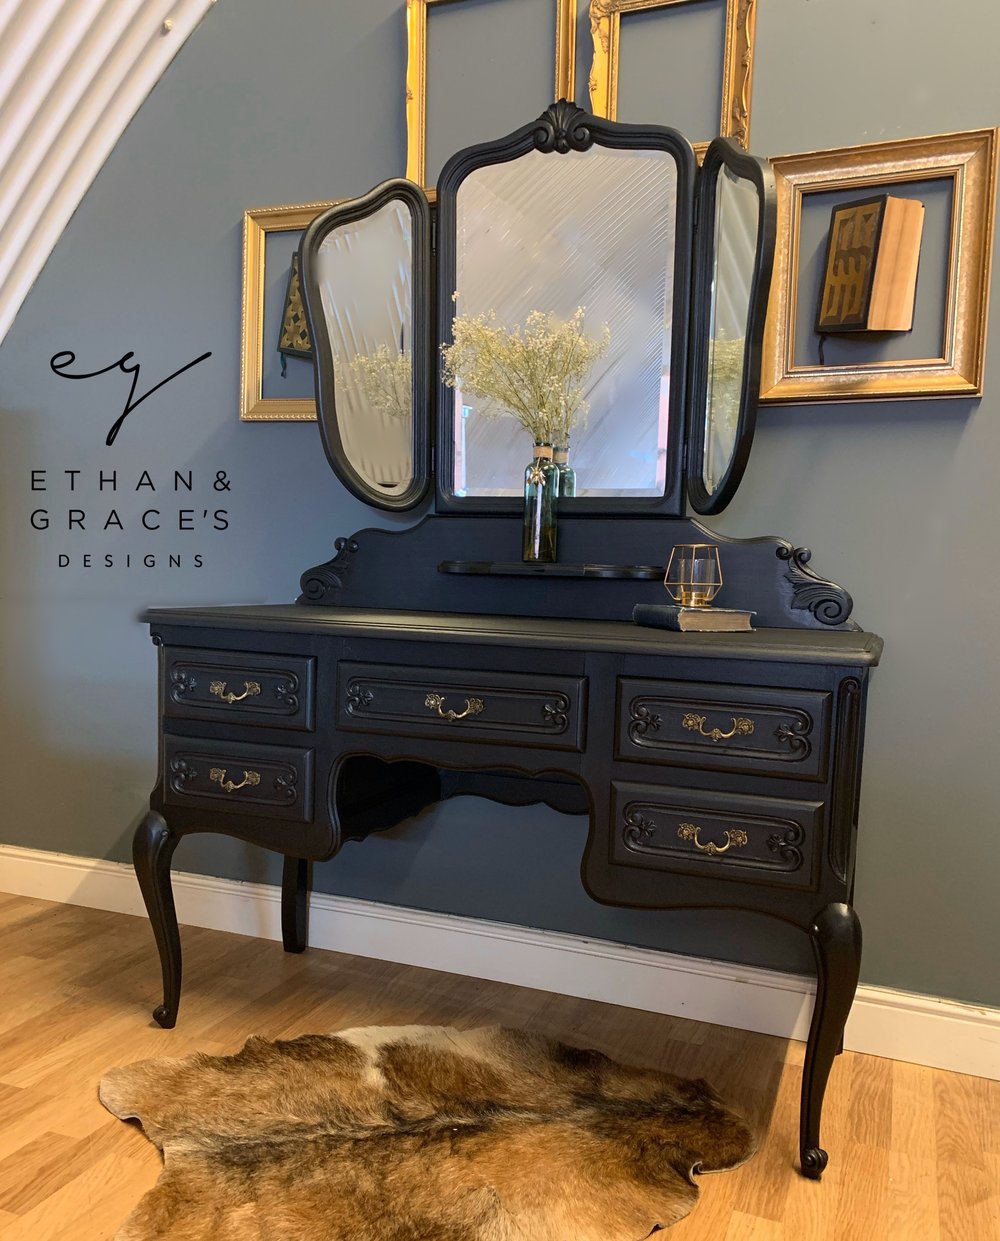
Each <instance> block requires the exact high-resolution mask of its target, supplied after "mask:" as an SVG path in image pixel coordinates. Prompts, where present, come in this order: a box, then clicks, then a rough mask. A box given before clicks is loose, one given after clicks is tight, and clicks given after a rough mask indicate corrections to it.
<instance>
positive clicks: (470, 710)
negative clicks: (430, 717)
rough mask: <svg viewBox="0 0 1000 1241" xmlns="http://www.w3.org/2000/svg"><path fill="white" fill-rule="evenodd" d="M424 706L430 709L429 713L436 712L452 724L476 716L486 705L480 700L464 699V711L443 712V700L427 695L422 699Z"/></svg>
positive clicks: (434, 695)
mask: <svg viewBox="0 0 1000 1241" xmlns="http://www.w3.org/2000/svg"><path fill="white" fill-rule="evenodd" d="M424 706H425V707H428V708H430V710H431V711H437V713H438V715H440V717H441V718H442V719H443V720H448V721H449V722H454V721H455V720H464V719H465V717H466V716H467V715H478V714H479V713H480V711H485V710H486V703H485V702H483V700H482V699H481V698H466V700H465V710H464V711H454V710H448V711H445V710H443V709H442V708H443V707H444V698H443V696H442V695H441V694H428V695H427V697H426V698H425V699H424Z"/></svg>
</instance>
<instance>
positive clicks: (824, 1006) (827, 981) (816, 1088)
mask: <svg viewBox="0 0 1000 1241" xmlns="http://www.w3.org/2000/svg"><path fill="white" fill-rule="evenodd" d="M810 936H811V939H812V946H813V952H814V954H815V956H816V974H817V984H816V1007H815V1008H814V1009H813V1016H812V1025H811V1026H810V1028H809V1042H808V1044H807V1046H806V1062H805V1069H804V1071H803V1075H802V1111H801V1125H800V1130H799V1153H800V1156H801V1160H802V1175H803V1176H808V1177H810V1178H812V1179H813V1180H818V1179H819V1177H820V1176H821V1175H822V1174H823V1169H824V1168H825V1167H826V1163H827V1158H828V1157H827V1153H826V1151H825V1150H823V1148H822V1147H821V1146H820V1144H819V1124H820V1116H821V1114H822V1111H823V1096H824V1094H825V1093H826V1083H827V1079H828V1078H829V1076H830V1068H831V1066H832V1065H833V1058H834V1056H835V1055H836V1054H837V1051H838V1050H839V1048H840V1046H841V1040H842V1038H843V1034H844V1026H845V1024H846V1023H847V1015H848V1013H849V1012H850V1011H851V1005H852V1004H853V1003H854V993H855V991H856V990H857V987H858V974H859V972H860V969H861V923H860V922H859V921H858V915H857V914H856V913H855V912H854V910H853V909H852V908H851V906H850V905H844V904H839V903H838V904H833V905H827V906H826V908H825V909H823V910H821V911H820V913H819V916H818V917H817V918H816V921H815V922H814V923H813V925H812V927H811V928H810Z"/></svg>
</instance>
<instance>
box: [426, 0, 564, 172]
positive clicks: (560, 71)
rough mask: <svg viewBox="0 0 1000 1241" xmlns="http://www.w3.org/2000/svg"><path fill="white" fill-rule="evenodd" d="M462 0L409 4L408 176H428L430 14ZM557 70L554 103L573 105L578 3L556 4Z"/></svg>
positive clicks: (434, 0) (439, 0)
mask: <svg viewBox="0 0 1000 1241" xmlns="http://www.w3.org/2000/svg"><path fill="white" fill-rule="evenodd" d="M460 3H461V0H406V36H407V38H406V42H407V58H406V176H407V178H408V179H409V180H410V181H415V182H416V183H417V185H421V186H422V185H424V182H425V180H426V176H427V10H428V9H429V8H430V7H431V6H432V5H436V4H460ZM555 8H556V66H555V93H554V95H553V99H569V100H570V101H572V99H573V96H574V94H575V91H576V0H555Z"/></svg>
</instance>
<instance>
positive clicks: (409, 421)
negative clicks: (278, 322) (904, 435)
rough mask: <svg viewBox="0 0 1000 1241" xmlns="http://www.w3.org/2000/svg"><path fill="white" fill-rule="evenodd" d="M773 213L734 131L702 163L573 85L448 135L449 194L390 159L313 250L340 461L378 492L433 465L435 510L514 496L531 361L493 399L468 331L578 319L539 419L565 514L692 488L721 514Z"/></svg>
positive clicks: (693, 496) (730, 484)
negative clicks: (499, 130)
mask: <svg viewBox="0 0 1000 1241" xmlns="http://www.w3.org/2000/svg"><path fill="white" fill-rule="evenodd" d="M435 212H436V220H435V218H434V216H435ZM775 212H776V208H775V194H774V184H773V176H772V174H771V171H770V168H769V166H768V165H767V164H766V162H764V161H762V160H759V159H756V158H755V157H753V156H750V155H748V154H747V153H746V152H744V151H743V150H742V148H740V147H738V146H737V145H736V144H735V143H733V142H732V141H730V140H729V139H722V138H720V139H716V140H715V141H714V142H713V143H711V145H710V146H709V148H708V152H707V154H706V156H705V160H704V163H703V165H702V166H701V168H698V166H697V164H696V161H695V157H694V152H693V150H692V148H691V146H690V144H689V143H688V142H687V141H686V140H685V139H684V138H683V137H682V136H681V135H680V134H679V133H678V132H677V131H676V130H673V129H669V128H666V127H663V126H640V125H626V124H620V123H617V122H614V121H608V120H604V119H601V118H598V117H594V116H591V115H589V114H588V113H586V112H584V111H582V110H581V109H580V108H577V107H576V106H575V105H573V104H568V103H566V102H565V101H560V102H559V103H557V104H553V105H552V107H551V108H549V109H548V110H547V111H546V112H545V113H543V115H542V116H541V117H539V118H538V119H537V120H535V121H533V122H531V123H530V124H529V125H525V126H524V127H522V128H521V129H518V130H516V131H515V132H514V133H512V134H509V135H508V136H506V137H505V138H501V139H499V140H498V141H496V142H488V143H483V144H481V145H479V146H475V147H469V148H467V149H466V150H463V151H459V152H458V153H457V154H455V155H454V156H452V158H451V159H450V160H449V161H448V162H447V163H446V165H445V167H444V169H443V170H442V173H441V177H440V180H439V182H438V187H437V196H436V206H433V207H432V206H431V205H430V204H429V202H428V199H427V196H426V195H425V194H424V192H423V190H421V189H420V187H418V186H417V185H415V184H414V183H412V182H410V181H404V180H394V181H388V182H385V183H384V184H382V185H380V186H378V187H377V188H376V189H374V190H372V191H371V193H369V194H367V195H366V196H365V197H363V198H359V199H354V200H352V201H350V202H347V203H341V204H340V205H338V206H336V207H333V208H331V209H330V210H328V211H325V212H324V213H322V214H321V215H320V216H318V217H317V218H316V219H315V220H314V221H313V223H312V224H311V225H310V227H309V229H308V230H307V231H306V233H305V235H304V237H303V240H302V247H301V268H302V284H303V293H304V301H305V306H306V313H307V316H308V320H309V327H310V332H311V335H312V340H313V347H314V359H315V371H316V380H317V410H318V418H319V424H320V430H321V433H322V438H323V444H324V447H325V449H326V453H327V456H328V458H329V460H330V464H331V465H332V467H333V469H334V470H335V472H336V473H337V475H338V477H339V478H340V479H341V481H342V482H344V484H345V485H346V486H347V487H348V488H349V489H350V490H351V491H352V492H353V493H354V494H355V495H357V496H359V497H360V498H361V499H363V500H365V501H367V502H368V503H370V504H373V505H375V506H377V507H380V508H385V509H409V508H413V507H414V506H415V505H417V504H419V503H420V502H421V500H422V499H423V498H424V497H425V495H426V493H427V491H428V489H429V488H430V486H431V484H432V481H433V483H434V485H435V491H436V494H435V507H436V509H437V511H438V512H465V513H489V512H513V511H515V510H517V509H518V508H520V507H521V505H522V504H523V477H524V470H525V465H526V463H527V462H529V461H530V460H531V456H532V451H533V447H532V446H533V440H537V438H538V435H537V434H535V435H533V434H532V432H531V430H529V429H527V427H526V426H525V425H523V421H524V420H519V419H518V417H517V416H516V415H517V412H518V411H517V409H516V405H517V403H518V401H519V399H520V396H519V394H523V391H524V385H525V382H526V381H525V377H524V375H523V374H519V378H518V382H517V383H516V384H515V385H514V386H513V389H512V391H511V393H510V394H509V396H507V398H506V399H497V397H496V395H495V393H494V394H493V396H492V397H489V396H484V395H483V393H482V391H481V389H480V388H478V387H477V383H476V378H477V377H476V375H475V373H473V368H472V365H471V364H468V362H467V359H468V357H469V352H468V350H467V349H466V350H463V351H462V353H461V355H460V356H461V359H462V360H463V364H466V365H468V366H469V371H468V373H464V372H463V371H462V369H461V367H460V368H459V370H458V372H457V373H455V371H454V368H453V367H449V366H446V365H445V362H446V361H448V360H451V355H450V353H449V350H450V346H452V344H453V343H454V342H455V341H456V340H459V341H460V342H464V341H466V340H468V339H473V340H479V341H480V342H481V348H482V349H483V350H484V351H485V352H486V354H488V353H489V351H490V350H491V349H493V348H494V343H495V342H496V341H497V340H500V339H503V340H505V341H506V342H507V344H508V345H509V344H510V341H511V340H514V341H515V342H522V341H526V340H527V339H528V338H529V337H531V336H532V334H533V333H535V334H539V333H540V334H541V335H542V336H544V335H545V334H546V333H549V334H550V335H551V334H561V336H560V341H561V347H562V348H563V350H564V352H563V353H562V354H560V355H559V356H560V357H564V358H565V359H566V361H565V365H566V367H567V368H568V369H569V370H570V371H572V373H574V374H577V373H580V368H579V366H578V365H577V364H578V363H579V361H580V356H579V355H580V354H582V355H584V356H585V357H586V359H587V360H588V365H587V367H586V373H585V375H583V374H582V373H581V377H580V379H579V382H578V385H577V389H576V390H575V395H576V398H577V399H576V400H575V401H574V402H573V403H572V405H573V407H572V409H570V408H563V411H562V414H561V415H560V417H559V418H557V419H556V423H554V424H552V429H551V432H547V433H546V434H547V437H548V438H550V439H552V438H554V439H558V440H561V441H564V442H561V443H556V444H554V445H553V447H554V448H555V449H556V450H561V451H562V453H564V454H568V455H569V460H570V464H571V466H572V470H573V474H574V476H575V495H573V496H570V497H567V496H563V497H561V498H560V502H559V504H560V511H563V510H564V508H565V510H566V511H570V512H575V513H580V514H601V513H614V512H620V513H625V512H656V513H662V514H664V515H666V516H679V515H680V514H681V513H682V512H683V510H684V493H685V490H686V492H687V496H688V499H689V501H690V503H691V506H692V507H693V508H694V509H695V510H696V511H697V512H699V513H714V512H718V511H720V510H721V509H722V508H723V507H724V506H725V505H726V504H727V503H728V501H729V499H730V498H731V497H732V495H733V493H734V492H735V490H736V487H737V486H738V485H739V482H740V479H741V478H742V475H743V471H744V468H745V466H746V461H747V457H748V455H749V451H750V443H751V440H752V437H753V427H754V420H755V414H756V405H757V389H758V383H759V363H760V348H761V340H762V336H763V325H764V312H765V308H766V303H767V292H768V286H769V282H770V272H771V264H772V259H773V252H774V236H775ZM433 239H436V244H435V241H434V240H433ZM435 300H436V308H437V313H436V321H435V316H434V313H433V309H432V308H433V307H434V305H435ZM567 341H568V342H569V348H568V352H567V351H566V348H567V346H566V342H567ZM491 342H494V343H491ZM574 350H576V351H577V354H578V356H577V357H576V358H575V359H574V357H573V352H574ZM505 356H506V355H504V354H503V353H502V351H501V352H500V354H499V355H498V356H497V357H494V358H492V359H491V360H492V362H493V363H494V364H496V365H498V366H500V367H501V369H502V367H503V365H504V364H505V361H504V358H505ZM574 368H576V369H574ZM539 382H540V383H549V384H551V383H552V382H553V377H552V376H551V375H545V376H542V377H541V379H540V380H539ZM564 406H565V402H564ZM512 415H513V416H512ZM556 424H558V425H556ZM434 443H436V450H435V451H434V453H433V454H432V452H431V447H432V444H434ZM432 462H435V463H436V464H435V465H434V466H433V468H432Z"/></svg>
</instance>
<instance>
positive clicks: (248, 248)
mask: <svg viewBox="0 0 1000 1241" xmlns="http://www.w3.org/2000/svg"><path fill="white" fill-rule="evenodd" d="M336 201H339V200H335V201H334V202H322V203H301V204H299V205H297V206H293V207H254V208H252V209H251V210H249V211H244V213H243V331H242V335H241V341H240V418H242V419H243V420H244V421H246V422H265V421H268V422H306V421H308V420H310V419H315V417H316V402H315V401H314V400H312V399H310V398H307V397H298V398H295V399H285V398H275V397H268V398H265V397H264V396H263V394H262V388H261V384H262V378H263V359H264V354H263V349H264V247H265V243H266V240H267V234H268V233H284V232H294V231H297V230H300V229H304V228H306V227H307V226H308V225H309V224H310V223H311V222H312V221H313V219H314V218H315V217H316V216H317V215H319V213H320V212H321V211H325V210H326V208H327V207H333V206H335V205H336Z"/></svg>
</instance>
